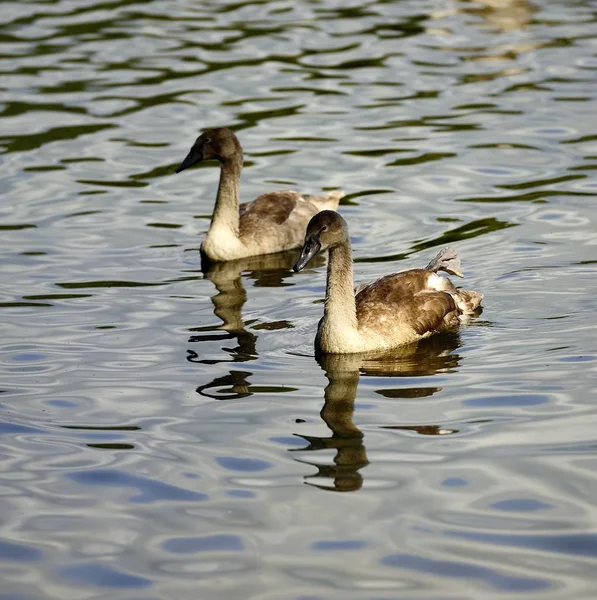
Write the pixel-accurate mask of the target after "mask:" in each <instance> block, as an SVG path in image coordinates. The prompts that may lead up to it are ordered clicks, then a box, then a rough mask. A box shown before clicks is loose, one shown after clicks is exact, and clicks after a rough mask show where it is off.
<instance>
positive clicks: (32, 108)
mask: <svg viewBox="0 0 597 600" xmlns="http://www.w3.org/2000/svg"><path fill="white" fill-rule="evenodd" d="M31 112H53V113H55V112H66V113H74V114H83V115H84V114H87V109H86V108H85V107H84V106H69V105H66V104H60V103H58V102H15V101H13V102H5V103H3V108H2V111H1V112H0V117H18V116H20V115H25V114H27V113H31ZM61 162H62V161H61Z"/></svg>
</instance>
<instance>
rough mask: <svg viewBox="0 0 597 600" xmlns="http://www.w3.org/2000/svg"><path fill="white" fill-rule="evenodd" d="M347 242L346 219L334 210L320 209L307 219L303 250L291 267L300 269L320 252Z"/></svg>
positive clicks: (296, 269) (295, 269)
mask: <svg viewBox="0 0 597 600" xmlns="http://www.w3.org/2000/svg"><path fill="white" fill-rule="evenodd" d="M347 243H348V226H347V225H346V221H345V220H344V219H343V218H342V217H341V216H340V215H339V214H338V213H337V212H336V211H334V210H322V211H321V212H320V213H317V214H316V215H315V216H314V217H313V218H312V219H311V220H310V221H309V225H307V233H306V234H305V244H304V246H303V251H302V252H301V255H300V256H299V259H298V260H297V261H296V262H295V263H294V266H293V267H292V268H293V269H294V271H295V272H297V271H300V270H301V269H304V268H305V267H306V266H307V263H308V262H309V261H310V260H311V259H312V258H313V257H314V256H317V254H319V253H320V252H323V251H324V250H327V249H328V248H333V247H334V246H337V245H339V244H347Z"/></svg>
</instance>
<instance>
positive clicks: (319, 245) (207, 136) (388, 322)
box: [176, 128, 483, 354]
mask: <svg viewBox="0 0 597 600" xmlns="http://www.w3.org/2000/svg"><path fill="white" fill-rule="evenodd" d="M206 160H217V161H219V163H220V165H221V173H220V182H219V185H218V193H217V197H216V205H215V209H214V213H213V217H212V220H211V224H210V227H209V230H208V232H207V235H206V236H205V239H204V240H203V242H202V244H201V252H202V254H203V255H204V256H205V257H206V258H207V259H208V260H212V261H228V260H235V259H240V258H246V257H249V256H255V255H261V254H271V253H274V252H280V251H283V250H289V249H292V248H298V247H300V246H301V245H302V246H303V249H302V252H301V255H300V257H299V258H298V260H297V261H296V263H295V265H294V270H295V271H300V270H301V269H303V268H304V267H305V266H306V265H307V264H308V263H309V261H310V260H311V259H313V257H315V256H316V255H317V254H319V253H320V252H323V251H324V250H329V261H328V270H327V286H326V299H325V308H324V315H323V318H322V319H321V321H320V322H319V327H318V331H317V335H316V338H315V347H316V349H317V350H318V351H321V352H323V353H331V354H350V353H357V352H372V351H379V350H382V351H383V350H388V349H390V348H394V347H396V346H401V345H403V344H408V343H410V342H414V341H417V340H419V339H422V338H426V337H428V336H430V335H432V334H433V333H436V332H439V331H444V330H447V329H451V328H453V327H455V326H456V325H458V323H460V322H461V321H462V320H463V319H464V318H466V315H469V314H472V313H474V312H475V310H476V309H477V308H478V307H479V306H480V304H481V300H482V299H483V295H482V294H479V293H477V292H472V291H466V290H458V289H457V288H456V287H455V286H454V284H453V283H452V282H451V281H450V280H449V279H448V278H446V277H441V276H439V275H438V274H437V273H438V271H445V272H446V273H449V274H452V275H456V276H458V277H462V272H461V267H460V260H459V258H458V256H457V255H456V252H455V251H454V250H452V249H450V248H447V249H445V250H443V251H442V252H440V253H439V254H438V255H437V256H436V257H435V258H434V259H433V260H432V261H431V262H430V263H429V264H428V265H427V266H426V267H425V268H424V269H411V270H408V271H402V272H399V273H394V274H392V275H386V276H385V277H382V278H380V279H378V280H376V281H374V282H373V283H370V284H368V285H363V286H360V287H359V288H358V289H357V290H356V292H355V290H354V287H353V269H352V250H351V246H350V238H349V234H348V226H347V224H346V221H345V220H344V219H343V218H342V216H340V215H339V214H338V213H337V212H335V209H336V208H337V207H338V204H339V202H340V199H341V198H342V197H343V196H344V194H343V193H342V192H340V191H333V192H329V193H328V194H327V195H325V196H301V195H300V194H298V193H296V192H294V191H287V190H285V191H278V192H270V193H267V194H263V195H262V196H259V197H258V198H257V199H256V200H254V201H253V202H250V203H247V204H240V205H239V201H238V188H239V183H240V173H241V170H242V166H243V152H242V148H241V145H240V142H239V141H238V138H237V137H236V135H235V134H234V133H233V132H232V131H231V130H230V129H227V128H218V129H209V130H207V131H205V132H204V133H202V134H201V135H200V136H199V137H198V138H197V140H196V141H195V143H194V144H193V146H192V147H191V150H190V151H189V153H188V155H187V156H186V158H185V159H184V160H183V162H182V163H181V164H180V165H179V167H178V168H177V169H176V172H177V173H180V172H181V171H183V170H185V169H187V168H189V167H191V166H193V165H195V164H197V163H199V162H203V161H206ZM305 228H306V234H305Z"/></svg>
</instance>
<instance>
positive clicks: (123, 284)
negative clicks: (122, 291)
mask: <svg viewBox="0 0 597 600" xmlns="http://www.w3.org/2000/svg"><path fill="white" fill-rule="evenodd" d="M54 285H57V286H58V287H61V288H64V289H66V290H80V289H86V288H113V287H115V288H134V287H152V286H160V285H166V284H165V283H162V282H141V281H118V280H112V281H77V282H70V283H69V282H64V283H56V284H54Z"/></svg>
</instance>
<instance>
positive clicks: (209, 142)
mask: <svg viewBox="0 0 597 600" xmlns="http://www.w3.org/2000/svg"><path fill="white" fill-rule="evenodd" d="M203 143H204V144H211V139H210V138H205V139H204V140H203Z"/></svg>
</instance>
